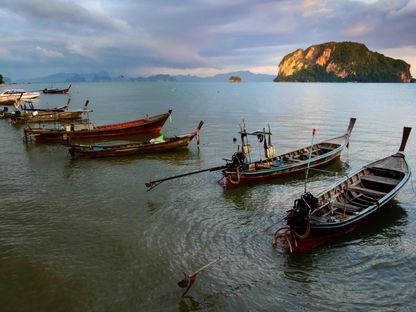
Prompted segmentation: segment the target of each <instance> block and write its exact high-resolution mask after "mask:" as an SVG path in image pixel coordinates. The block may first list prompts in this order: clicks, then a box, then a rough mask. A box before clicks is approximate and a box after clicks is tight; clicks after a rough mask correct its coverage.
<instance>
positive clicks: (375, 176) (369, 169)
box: [272, 127, 411, 253]
mask: <svg viewBox="0 0 416 312" xmlns="http://www.w3.org/2000/svg"><path fill="white" fill-rule="evenodd" d="M410 131H411V128H408V127H404V129H403V136H402V142H401V144H400V148H399V151H398V152H397V153H395V154H393V155H391V156H389V157H386V158H383V159H380V160H377V161H375V162H373V163H370V164H368V165H366V166H364V167H362V168H361V169H359V170H358V171H356V172H354V173H352V174H350V175H349V176H347V177H346V178H345V179H343V180H342V181H341V182H339V183H337V184H336V185H335V186H333V187H331V188H330V189H328V190H327V191H324V192H322V193H320V194H318V195H317V196H316V197H314V196H313V195H312V194H311V193H304V194H303V195H302V196H301V197H300V198H299V199H296V200H295V202H294V206H293V208H292V209H291V210H289V211H288V212H287V215H286V217H285V220H286V225H285V226H283V227H282V228H280V229H278V230H277V231H276V232H275V234H274V235H273V240H272V244H273V245H274V246H278V247H279V248H280V249H282V250H284V251H286V252H292V253H303V252H308V251H310V250H312V249H314V248H316V247H318V246H320V245H322V244H324V243H326V242H328V241H330V240H332V239H334V238H337V237H341V236H347V235H348V234H350V233H351V232H352V231H354V230H356V229H357V228H359V227H360V226H362V225H364V224H367V223H368V222H370V221H371V219H372V217H373V216H375V215H376V214H379V213H382V211H383V208H384V206H385V205H386V204H387V203H388V202H389V201H390V200H391V199H393V198H394V197H395V196H396V194H397V193H398V192H399V191H400V189H401V188H402V187H403V186H404V185H405V184H406V182H407V181H408V180H409V179H410V176H411V171H410V168H409V165H408V164H407V162H406V157H405V155H404V150H405V147H406V143H407V139H408V137H409V134H410Z"/></svg>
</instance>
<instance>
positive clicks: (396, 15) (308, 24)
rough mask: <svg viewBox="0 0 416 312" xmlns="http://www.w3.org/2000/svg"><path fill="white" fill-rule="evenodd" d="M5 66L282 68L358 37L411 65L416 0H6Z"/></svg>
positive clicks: (28, 70)
mask: <svg viewBox="0 0 416 312" xmlns="http://www.w3.org/2000/svg"><path fill="white" fill-rule="evenodd" d="M0 20H1V23H2V31H1V35H0V73H1V74H2V75H3V76H6V77H10V78H12V79H24V78H33V77H41V76H46V75H49V74H54V73H58V72H65V73H68V72H69V73H71V72H77V73H90V72H99V71H106V72H108V73H110V74H111V75H112V76H118V75H125V76H129V77H137V76H149V75H153V74H161V73H167V74H191V75H199V76H212V75H215V74H218V73H226V72H231V71H237V70H250V71H252V72H254V73H266V74H272V75H276V74H277V72H278V65H279V63H280V61H281V59H282V58H283V56H285V55H286V54H288V53H290V52H292V51H294V50H296V49H298V48H302V49H306V48H307V47H308V46H310V45H313V44H319V43H324V42H328V41H356V42H361V43H364V44H366V45H367V47H368V48H369V49H370V50H373V51H377V52H379V53H383V54H385V55H387V56H390V57H393V58H399V59H403V60H405V61H406V62H407V63H409V64H411V71H412V75H413V77H415V76H416V0H48V1H45V0H0Z"/></svg>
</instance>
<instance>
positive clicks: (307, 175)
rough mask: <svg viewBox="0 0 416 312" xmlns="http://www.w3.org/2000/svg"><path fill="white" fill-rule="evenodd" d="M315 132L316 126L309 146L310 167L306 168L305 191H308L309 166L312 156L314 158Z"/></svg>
mask: <svg viewBox="0 0 416 312" xmlns="http://www.w3.org/2000/svg"><path fill="white" fill-rule="evenodd" d="M315 132H316V129H315V128H313V129H312V141H311V147H310V148H309V157H308V167H307V168H306V172H305V193H306V185H307V184H308V177H309V167H310V163H311V158H312V148H313V139H314V137H315Z"/></svg>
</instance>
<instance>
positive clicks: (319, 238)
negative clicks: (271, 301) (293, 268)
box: [274, 192, 397, 253]
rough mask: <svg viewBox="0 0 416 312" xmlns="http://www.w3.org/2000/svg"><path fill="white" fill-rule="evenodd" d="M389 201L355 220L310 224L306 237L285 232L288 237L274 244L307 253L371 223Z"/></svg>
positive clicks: (295, 251)
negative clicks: (343, 222)
mask: <svg viewBox="0 0 416 312" xmlns="http://www.w3.org/2000/svg"><path fill="white" fill-rule="evenodd" d="M396 194H397V192H396ZM396 194H395V195H396ZM395 195H394V196H395ZM394 196H393V197H394ZM393 197H392V198H393ZM389 201H390V199H389V200H388V201H386V202H385V203H384V204H382V205H379V206H378V207H374V209H373V210H372V211H371V212H370V213H369V214H368V215H367V216H365V217H364V218H362V219H360V220H357V221H355V222H352V223H349V224H345V225H341V226H332V227H331V226H327V227H320V226H313V225H312V226H311V229H310V232H309V235H308V237H307V238H304V239H299V238H297V237H296V236H295V235H294V234H291V233H289V232H288V233H286V235H288V237H284V236H283V237H282V239H278V240H277V241H276V242H275V244H274V245H275V246H277V247H278V248H279V249H281V250H283V251H284V252H287V253H308V252H310V251H312V250H314V249H316V248H318V247H320V246H323V245H325V244H327V243H329V242H331V241H333V240H335V239H337V238H342V237H347V236H348V235H349V234H350V233H353V232H355V231H357V230H358V229H361V228H364V227H365V225H366V224H368V223H371V221H374V219H375V218H377V216H380V215H382V214H383V212H384V210H385V209H386V208H388V207H385V205H386V204H387V203H388V202H389ZM302 231H305V229H299V232H300V234H302Z"/></svg>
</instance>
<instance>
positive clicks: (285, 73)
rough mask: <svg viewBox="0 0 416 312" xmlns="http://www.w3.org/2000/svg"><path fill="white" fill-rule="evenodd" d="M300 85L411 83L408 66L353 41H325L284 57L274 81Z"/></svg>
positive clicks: (403, 62)
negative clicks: (311, 83) (308, 83)
mask: <svg viewBox="0 0 416 312" xmlns="http://www.w3.org/2000/svg"><path fill="white" fill-rule="evenodd" d="M274 81H275V82H279V81H299V82H412V81H414V80H413V78H412V76H411V73H410V65H409V64H408V63H406V62H405V61H402V60H397V59H393V58H391V57H387V56H384V55H383V54H380V53H377V52H372V51H370V50H369V49H368V48H367V47H366V46H365V45H364V44H361V43H356V42H328V43H323V44H319V45H313V46H311V47H309V48H307V49H306V50H305V51H303V50H302V49H298V50H296V51H294V52H292V53H290V54H288V55H286V56H285V57H284V58H283V59H282V61H281V62H280V64H279V74H278V76H277V77H276V78H275V79H274Z"/></svg>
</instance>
